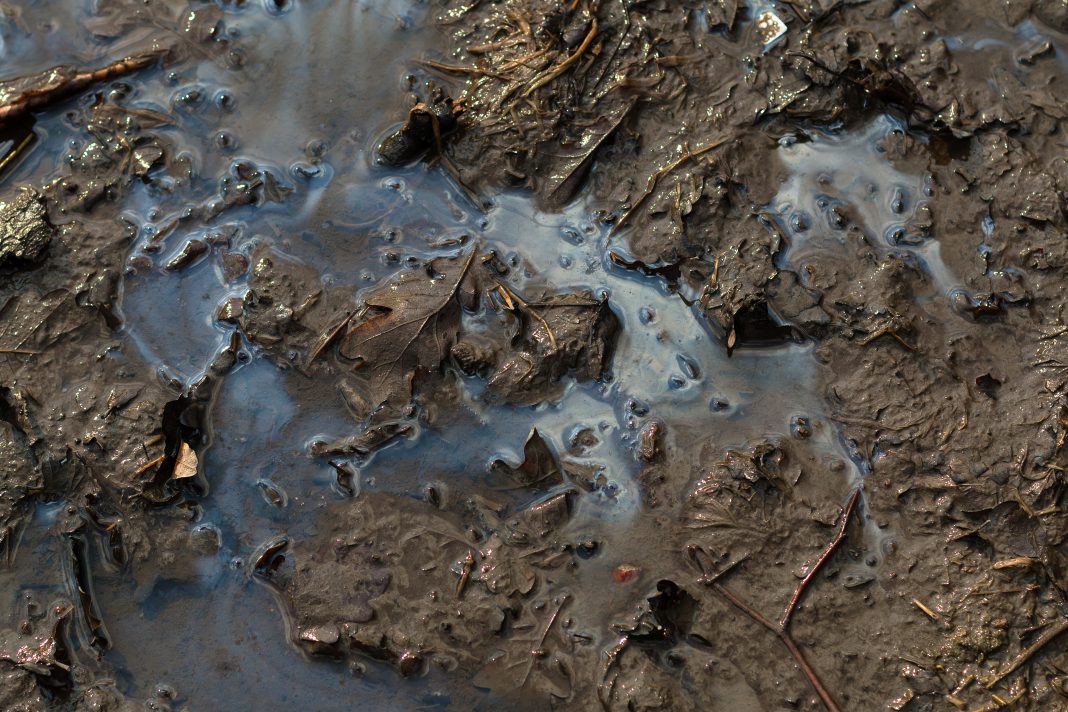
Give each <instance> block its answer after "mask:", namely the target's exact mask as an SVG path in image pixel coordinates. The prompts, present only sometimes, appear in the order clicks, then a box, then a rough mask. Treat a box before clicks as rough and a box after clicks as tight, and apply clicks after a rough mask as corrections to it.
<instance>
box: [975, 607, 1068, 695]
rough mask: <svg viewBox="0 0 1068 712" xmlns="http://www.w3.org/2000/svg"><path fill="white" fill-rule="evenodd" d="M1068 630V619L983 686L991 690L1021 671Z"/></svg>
mask: <svg viewBox="0 0 1068 712" xmlns="http://www.w3.org/2000/svg"><path fill="white" fill-rule="evenodd" d="M1066 630H1068V618H1066V619H1064V620H1062V621H1061V622H1060V623H1058V624H1057V625H1055V626H1053V627H1052V628H1050V629H1049V630H1047V631H1046V632H1045V634H1043V636H1042V637H1041V638H1039V639H1038V640H1036V641H1035V642H1034V644H1033V645H1031V647H1029V648H1027V649H1026V650H1024V651H1023V652H1022V653H1020V654H1019V655H1017V656H1016V657H1015V658H1013V659H1012V660H1011V661H1010V662H1009V664H1008V665H1006V666H1005V667H1003V668H1002V669H1001V670H999V671H998V672H997V673H995V674H994V675H993V676H992V677H991V678H989V679H988V680H987V681H986V682H984V683H983V685H984V686H985V687H986V689H988V690H989V689H990V688H992V687H993V686H994V685H996V684H998V683H999V682H1001V681H1002V680H1004V679H1005V678H1006V677H1008V676H1009V675H1011V674H1013V673H1014V672H1016V671H1017V670H1019V669H1020V668H1021V667H1022V666H1023V665H1024V664H1025V663H1026V662H1027V661H1028V660H1030V659H1031V658H1032V657H1034V655H1035V653H1037V652H1038V651H1039V650H1041V649H1042V648H1044V647H1045V646H1046V645H1047V644H1048V643H1049V642H1050V641H1052V640H1053V639H1054V638H1056V637H1057V636H1059V635H1060V634H1061V633H1063V632H1064V631H1066Z"/></svg>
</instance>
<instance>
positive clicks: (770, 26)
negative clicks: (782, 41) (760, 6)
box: [756, 10, 788, 47]
mask: <svg viewBox="0 0 1068 712" xmlns="http://www.w3.org/2000/svg"><path fill="white" fill-rule="evenodd" d="M787 29H788V28H787V27H786V23H785V22H783V21H782V18H781V17H779V16H778V15H777V14H775V11H774V10H764V11H763V12H761V13H760V14H759V15H757V19H756V31H757V37H758V38H759V39H760V42H761V44H763V45H764V46H765V47H768V46H770V45H772V44H774V43H775V41H776V40H778V39H779V38H780V37H782V36H783V35H785V34H786V30H787Z"/></svg>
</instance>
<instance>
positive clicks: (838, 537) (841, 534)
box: [779, 487, 860, 630]
mask: <svg viewBox="0 0 1068 712" xmlns="http://www.w3.org/2000/svg"><path fill="white" fill-rule="evenodd" d="M858 499H860V488H859V487H858V488H857V489H855V490H853V495H852V496H851V497H850V498H849V503H848V504H846V508H845V511H844V512H842V521H841V522H839V523H838V531H837V533H835V535H834V538H833V539H831V542H830V543H829V544H828V545H827V548H825V549H824V550H823V553H822V554H820V558H818V559H816V563H814V564H813V565H812V568H810V569H809V570H808V573H806V574H805V577H804V578H803V579H801V583H799V584H797V589H796V590H795V591H794V595H793V596H792V597H791V598H790V603H789V604H787V606H786V609H785V610H784V611H783V612H782V618H780V619H779V627H780V628H782V629H783V630H786V626H788V625H789V624H790V617H791V616H792V615H793V614H794V610H795V609H796V608H797V604H798V603H800V602H801V597H802V596H803V595H805V589H807V588H808V584H809V582H810V581H812V579H813V578H815V576H816V574H817V573H818V572H819V570H820V569H821V568H822V567H823V565H824V564H825V563H827V559H829V558H831V555H832V554H833V553H834V552H835V550H836V549H837V548H838V547H839V545H841V543H842V539H844V538H845V533H846V527H847V526H849V518H850V517H851V516H853V510H854V509H855V508H856V506H857V500H858Z"/></svg>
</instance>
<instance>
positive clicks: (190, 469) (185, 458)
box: [172, 442, 198, 480]
mask: <svg viewBox="0 0 1068 712" xmlns="http://www.w3.org/2000/svg"><path fill="white" fill-rule="evenodd" d="M197 463H198V460H197V454H196V452H194V450H193V448H191V447H189V444H188V443H186V442H183V443H182V444H181V446H180V447H179V448H178V460H177V461H176V462H175V463H174V475H172V478H173V479H176V480H184V479H186V478H189V477H196V476H197Z"/></svg>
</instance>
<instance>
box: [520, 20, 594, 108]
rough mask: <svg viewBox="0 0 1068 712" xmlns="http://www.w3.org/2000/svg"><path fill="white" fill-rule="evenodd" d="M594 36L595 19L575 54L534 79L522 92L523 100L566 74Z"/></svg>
mask: <svg viewBox="0 0 1068 712" xmlns="http://www.w3.org/2000/svg"><path fill="white" fill-rule="evenodd" d="M596 35H597V18H596V17H595V18H593V21H592V22H590V31H589V32H587V33H586V38H585V39H584V40H582V44H580V45H579V46H578V49H576V50H575V53H574V54H572V55H571V56H570V57H568V58H567V59H565V60H564V61H563V62H561V63H560V64H558V65H556V67H555V68H553V69H550V70H549V71H548V72H546V73H545V74H543V75H541V77H539V78H538V79H535V80H534V83H533V84H531V85H530V86H529V87H527V90H526V91H525V92H523V96H524V98H525V97H528V96H530V95H531V94H533V93H534V92H535V91H537V90H538V89H540V88H542V87H543V86H545V85H546V84H548V83H549V82H551V81H552V80H554V79H556V78H557V77H558V76H560V75H561V74H563V73H564V72H566V71H567V70H568V67H570V66H571V65H572V64H574V63H575V62H577V61H578V58H579V57H581V56H582V54H583V52H585V51H586V50H587V49H589V47H590V43H591V42H593V38H594V37H595V36H596Z"/></svg>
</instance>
